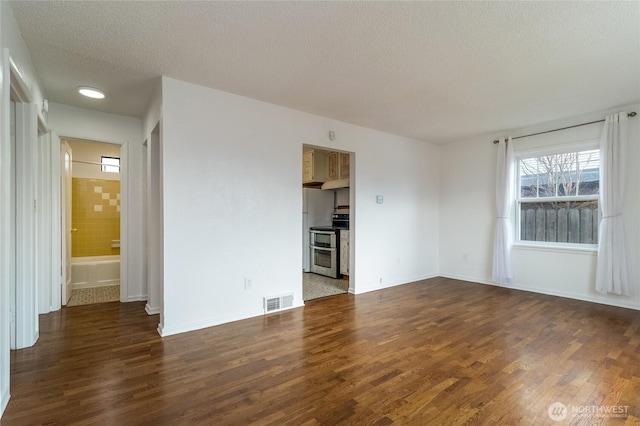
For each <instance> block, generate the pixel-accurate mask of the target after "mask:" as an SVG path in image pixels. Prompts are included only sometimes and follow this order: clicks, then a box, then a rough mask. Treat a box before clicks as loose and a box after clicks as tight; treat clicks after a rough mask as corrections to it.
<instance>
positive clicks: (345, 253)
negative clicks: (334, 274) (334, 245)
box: [340, 229, 349, 275]
mask: <svg viewBox="0 0 640 426" xmlns="http://www.w3.org/2000/svg"><path fill="white" fill-rule="evenodd" d="M340 273H341V274H342V275H349V230H348V229H341V230H340Z"/></svg>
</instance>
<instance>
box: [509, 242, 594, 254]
mask: <svg viewBox="0 0 640 426" xmlns="http://www.w3.org/2000/svg"><path fill="white" fill-rule="evenodd" d="M513 248H514V249H516V250H531V251H547V252H555V253H572V254H583V255H591V256H596V255H597V254H598V246H597V245H589V246H587V247H584V246H576V245H560V244H558V245H555V244H554V245H551V244H542V243H535V242H530V243H529V242H527V243H525V242H522V241H519V242H517V243H514V244H513Z"/></svg>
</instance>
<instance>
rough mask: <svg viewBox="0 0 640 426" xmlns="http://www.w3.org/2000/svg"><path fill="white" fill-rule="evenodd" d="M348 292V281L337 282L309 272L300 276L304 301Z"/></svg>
mask: <svg viewBox="0 0 640 426" xmlns="http://www.w3.org/2000/svg"><path fill="white" fill-rule="evenodd" d="M348 292H349V280H348V279H339V280H337V279H333V278H329V277H325V276H324V275H318V274H313V273H310V272H305V273H303V274H302V299H303V300H304V301H307V300H312V299H319V298H321V297H327V296H334V295H336V294H344V293H348Z"/></svg>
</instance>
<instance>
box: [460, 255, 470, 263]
mask: <svg viewBox="0 0 640 426" xmlns="http://www.w3.org/2000/svg"><path fill="white" fill-rule="evenodd" d="M462 260H463V261H464V262H467V261H469V255H468V254H467V253H464V254H463V255H462Z"/></svg>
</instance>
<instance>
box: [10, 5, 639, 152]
mask: <svg viewBox="0 0 640 426" xmlns="http://www.w3.org/2000/svg"><path fill="white" fill-rule="evenodd" d="M11 5H12V8H13V11H14V14H15V17H16V20H17V22H18V25H19V27H20V29H21V31H22V33H23V36H24V38H25V40H26V43H27V46H28V47H29V50H30V52H31V55H32V59H33V62H34V65H35V67H36V69H37V70H38V73H39V74H40V77H41V79H42V82H43V86H44V92H45V94H46V96H47V97H48V99H49V100H50V101H53V102H58V103H63V104H68V105H74V106H79V107H84V108H91V109H96V110H102V111H106V112H111V113H116V114H123V115H131V116H142V114H143V113H144V111H145V107H146V104H147V102H148V101H149V97H150V94H151V91H152V90H153V83H154V79H155V78H157V77H159V76H161V75H165V76H169V77H173V78H176V79H179V80H184V81H188V82H192V83H195V84H200V85H203V86H208V87H213V88H217V89H220V90H224V91H227V92H231V93H236V94H239V95H243V96H247V97H250V98H254V99H259V100H263V101H266V102H270V103H274V104H278V105H283V106H286V107H290V108H294V109H298V110H302V111H306V112H310V113H314V114H318V115H321V116H325V117H330V118H334V119H337V120H341V121H345V122H348V123H353V124H357V125H361V126H365V127H370V128H373V129H378V130H383V131H386V132H389V133H394V134H398V135H404V136H408V137H412V138H416V139H420V140H425V141H431V142H436V143H441V142H448V141H454V140H459V139H463V138H468V137H472V136H476V135H480V134H486V133H490V132H494V131H499V130H505V129H512V128H518V127H523V126H527V125H533V124H536V123H539V122H544V121H549V120H554V119H559V118H564V117H569V116H573V115H578V114H582V113H585V112H591V111H596V110H601V109H608V108H612V107H616V106H621V105H625V104H630V103H634V102H638V101H640V3H639V2H84V1H82V2H75V1H72V2H59V1H51V2H49V1H47V2H36V1H28V2H27V1H24V2H22V1H20V2H12V3H11ZM79 85H92V86H96V87H100V88H102V89H104V90H105V91H106V92H107V96H108V99H107V100H105V101H102V102H97V101H90V100H83V99H81V98H80V97H79V96H78V95H77V94H76V91H75V88H76V87H77V86H79Z"/></svg>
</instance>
